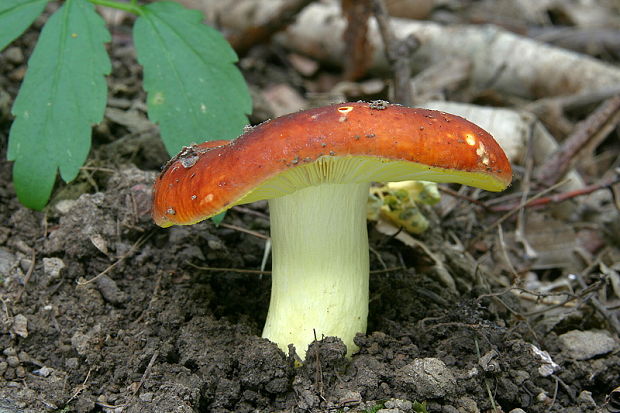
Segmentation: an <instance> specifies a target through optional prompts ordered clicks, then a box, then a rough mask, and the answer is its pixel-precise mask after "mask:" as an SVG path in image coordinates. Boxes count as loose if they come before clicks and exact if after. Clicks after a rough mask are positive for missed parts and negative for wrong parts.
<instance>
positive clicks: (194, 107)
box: [133, 2, 252, 154]
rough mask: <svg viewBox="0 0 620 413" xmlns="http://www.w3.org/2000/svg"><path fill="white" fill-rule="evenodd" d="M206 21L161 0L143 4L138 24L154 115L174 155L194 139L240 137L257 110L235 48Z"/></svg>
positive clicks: (137, 44)
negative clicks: (239, 66) (253, 107)
mask: <svg viewBox="0 0 620 413" xmlns="http://www.w3.org/2000/svg"><path fill="white" fill-rule="evenodd" d="M201 21H202V14H201V13H200V12H198V11H194V10H188V9H184V8H183V7H182V6H180V5H179V4H177V3H171V2H160V3H153V4H150V5H148V6H145V7H143V14H142V15H141V16H140V17H139V18H138V19H137V21H136V23H135V26H134V29H133V36H134V42H135V47H136V52H137V55H138V61H139V62H140V63H141V64H142V65H143V66H144V88H145V89H146V91H147V92H148V99H147V103H148V110H149V118H150V119H151V120H152V121H154V122H157V123H159V125H160V129H161V134H162V138H163V140H164V143H165V145H166V149H167V150H168V152H169V153H170V154H174V153H177V152H178V151H179V150H181V148H182V147H183V146H184V145H189V144H191V143H193V142H203V141H207V140H214V139H231V138H233V137H236V136H237V135H239V134H240V133H241V131H242V130H243V126H244V125H245V124H247V118H246V116H245V114H247V113H249V112H250V111H251V109H252V102H251V99H250V95H249V92H248V88H247V85H246V83H245V80H244V79H243V76H241V73H240V72H239V70H238V69H237V68H236V67H235V65H234V62H236V61H237V56H236V54H235V52H234V51H233V50H232V48H231V47H230V45H229V44H228V42H226V40H225V39H224V37H223V36H222V35H221V34H220V33H219V32H217V31H216V30H215V29H213V28H211V27H209V26H207V25H204V24H202V23H201Z"/></svg>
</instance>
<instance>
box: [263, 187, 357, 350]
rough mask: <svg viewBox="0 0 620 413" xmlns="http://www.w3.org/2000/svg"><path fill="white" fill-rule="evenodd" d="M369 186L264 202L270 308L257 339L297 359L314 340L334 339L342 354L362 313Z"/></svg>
mask: <svg viewBox="0 0 620 413" xmlns="http://www.w3.org/2000/svg"><path fill="white" fill-rule="evenodd" d="M368 188H369V184H367V183H362V184H322V185H318V186H312V187H308V188H305V189H302V190H299V191H297V192H294V193H292V194H291V195H287V196H284V197H281V198H275V199H272V200H270V201H269V209H270V214H271V238H272V246H273V256H272V257H273V258H272V281H271V303H270V304H269V313H268V314H267V321H266V323H265V329H264V330H263V337H265V338H268V339H269V340H271V341H273V342H275V343H277V344H278V346H280V348H282V349H283V350H284V351H285V352H286V351H287V347H288V345H289V344H291V343H292V344H294V345H295V349H296V350H297V354H298V355H299V356H300V357H301V358H302V359H303V358H305V355H306V350H307V348H308V345H309V344H310V343H311V342H312V341H313V340H314V337H315V332H316V338H317V339H319V340H320V339H321V338H322V337H327V336H336V337H339V338H341V339H342V341H343V342H344V344H346V346H347V350H348V354H351V353H352V352H353V351H354V350H355V349H356V348H357V347H356V346H355V344H354V343H353V337H355V334H356V333H358V332H361V333H364V332H366V319H367V316H368V274H369V273H368V265H369V264H368V234H367V231H366V202H367V198H368Z"/></svg>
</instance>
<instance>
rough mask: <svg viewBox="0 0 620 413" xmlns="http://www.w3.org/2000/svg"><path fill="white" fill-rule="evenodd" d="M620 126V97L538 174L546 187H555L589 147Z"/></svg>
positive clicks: (590, 118) (569, 140) (587, 123)
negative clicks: (619, 124)
mask: <svg viewBox="0 0 620 413" xmlns="http://www.w3.org/2000/svg"><path fill="white" fill-rule="evenodd" d="M618 123H620V95H616V96H614V97H612V98H610V99H608V100H606V101H605V102H604V103H603V104H601V105H600V106H599V107H598V108H597V109H596V110H595V111H594V112H593V113H592V114H590V116H588V118H587V119H585V120H584V121H582V122H580V123H579V124H578V125H577V127H576V128H575V131H574V132H573V133H572V134H571V135H570V136H569V137H568V138H566V140H565V141H564V142H563V143H562V145H561V146H560V147H559V148H558V149H557V150H556V151H555V152H554V153H553V154H552V155H551V156H550V157H549V158H548V160H547V161H546V162H545V163H544V164H543V165H542V166H541V167H540V168H539V170H538V171H537V173H536V178H537V180H538V181H539V182H540V183H541V184H543V185H546V186H548V185H552V184H554V183H555V182H557V181H558V180H559V179H560V178H561V177H563V176H564V175H565V174H566V172H567V171H568V170H569V169H570V167H571V165H572V161H573V160H574V159H575V158H576V157H577V156H578V155H579V154H580V153H581V152H582V150H583V149H584V148H586V147H588V146H589V147H592V146H595V145H597V144H598V143H600V141H602V140H603V139H604V138H605V137H606V136H607V135H608V134H609V133H610V132H611V131H612V130H613V129H614V128H615V127H616V125H618Z"/></svg>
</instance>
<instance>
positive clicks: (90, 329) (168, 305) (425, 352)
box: [0, 33, 620, 413]
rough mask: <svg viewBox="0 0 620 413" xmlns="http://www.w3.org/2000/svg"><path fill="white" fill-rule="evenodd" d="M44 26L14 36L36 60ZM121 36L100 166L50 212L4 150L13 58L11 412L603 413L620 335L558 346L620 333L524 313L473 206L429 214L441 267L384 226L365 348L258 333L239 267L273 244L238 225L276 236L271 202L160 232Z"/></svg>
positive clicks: (6, 233) (153, 144)
mask: <svg viewBox="0 0 620 413" xmlns="http://www.w3.org/2000/svg"><path fill="white" fill-rule="evenodd" d="M29 36H31V35H27V36H26V38H25V39H22V40H19V41H18V42H17V43H15V45H14V46H13V47H16V48H18V49H20V50H23V51H24V53H25V54H27V53H28V50H29V47H30V46H29V45H30V43H29V41H30V40H29V39H30V38H29ZM124 39H125V38H124V36H123V35H122V33H117V34H116V36H115V42H114V43H113V44H112V45H111V46H110V49H111V50H110V52H111V54H112V55H113V56H114V57H115V59H116V61H117V62H119V63H116V64H115V71H114V75H113V77H112V80H111V81H110V83H111V92H110V93H111V95H110V102H111V103H110V108H109V109H108V112H107V116H106V120H105V121H104V122H103V124H102V125H100V126H98V127H96V128H95V135H94V148H93V153H92V155H91V158H90V161H89V163H88V164H87V167H88V168H87V169H84V171H83V172H82V173H81V175H80V177H79V178H78V179H77V180H76V181H75V182H73V183H71V184H70V185H64V184H59V185H58V188H57V190H56V191H55V193H54V198H53V201H52V203H51V204H50V206H49V207H48V208H47V209H46V210H45V211H42V212H35V211H31V210H28V209H26V208H24V207H23V206H21V205H20V204H19V203H18V201H17V200H16V197H15V193H14V191H13V188H12V184H11V164H10V163H9V162H7V161H6V160H4V159H6V143H7V135H8V130H9V127H10V120H11V118H10V115H9V112H8V109H7V108H8V107H10V102H11V101H12V99H14V97H15V95H16V91H17V87H18V85H19V81H20V79H21V77H20V73H21V72H20V71H23V67H24V61H23V60H21V61H20V59H14V60H11V59H9V58H8V57H7V52H6V51H5V52H4V53H3V55H1V56H0V59H1V60H0V62H1V63H2V64H0V67H2V68H3V69H2V74H1V77H0V93H1V95H0V96H1V97H4V98H5V102H4V103H3V104H2V107H0V145H1V148H0V149H1V150H0V152H1V153H0V158H1V159H3V160H1V161H0V298H1V302H0V412H12V413H15V412H80V413H94V412H132V413H135V412H144V413H147V412H149V413H159V412H162V413H163V412H166V413H169V412H278V411H280V412H319V411H320V412H324V411H329V412H337V411H351V412H353V411H359V412H377V411H382V412H414V411H416V412H421V411H424V410H423V407H421V405H420V404H414V403H415V402H419V403H426V409H427V410H428V412H445V413H457V412H462V413H470V412H471V413H473V412H491V411H496V412H500V411H503V412H509V411H513V412H514V413H518V412H521V411H526V412H528V413H539V412H540V413H543V412H573V413H577V412H594V411H600V412H603V411H607V410H605V409H607V407H605V399H606V397H607V396H608V395H609V393H610V392H611V391H612V390H613V389H614V387H616V386H618V385H620V381H619V379H618V378H619V377H620V354H619V353H618V346H617V341H616V345H615V346H612V348H611V349H606V350H605V351H602V350H601V351H599V353H596V351H594V352H593V353H592V354H588V355H586V357H585V358H584V357H582V356H581V355H580V356H576V355H575V354H574V353H571V351H570V350H571V347H570V346H569V345H567V344H566V340H563V339H562V338H561V337H562V335H564V334H565V333H568V332H571V331H575V330H578V331H586V332H602V334H603V335H604V336H605V337H607V336H609V337H613V334H612V333H611V329H610V327H609V325H608V323H607V321H606V320H605V319H604V318H603V317H602V316H601V315H600V314H599V313H598V312H597V311H595V309H594V307H593V306H592V303H591V302H588V301H585V300H583V301H581V302H580V305H577V306H571V307H566V306H559V307H558V308H556V309H555V310H553V311H546V312H541V313H540V314H538V315H536V314H534V315H527V316H525V315H524V314H526V313H527V310H526V308H525V307H524V302H523V301H522V300H520V299H518V298H516V296H515V295H514V294H513V293H512V291H511V290H509V289H507V288H505V286H502V285H501V283H500V282H499V281H498V280H501V279H503V278H506V276H507V271H506V270H505V269H504V268H502V267H501V266H500V265H498V264H497V262H496V261H494V259H493V254H491V253H490V251H492V249H493V245H494V244H495V243H497V240H496V237H495V236H489V237H488V238H484V239H483V241H481V242H480V243H479V244H481V245H482V247H481V248H478V249H477V250H476V252H475V253H474V254H470V253H468V252H466V251H464V249H463V248H462V244H461V242H463V243H465V242H466V241H467V240H468V239H471V238H472V237H473V236H474V235H475V234H477V233H478V232H479V231H480V230H481V229H482V228H484V227H485V225H487V224H488V223H489V222H490V221H492V220H493V218H494V217H489V216H485V215H484V214H482V213H481V212H480V211H479V210H476V209H475V208H474V207H472V206H466V207H464V208H462V210H461V211H460V212H457V213H453V214H451V215H450V216H449V217H448V218H447V219H445V220H443V221H441V222H440V220H439V219H438V218H437V217H436V216H435V215H433V213H432V212H430V214H431V220H432V228H431V230H430V231H429V233H427V234H425V235H423V236H421V237H420V238H419V239H420V240H421V242H423V243H424V245H425V246H426V247H427V248H428V249H429V250H430V251H431V252H432V253H433V254H434V255H433V256H434V257H440V258H441V265H440V264H438V263H437V262H434V261H433V259H432V258H431V257H430V256H429V254H428V253H427V252H425V251H424V250H423V249H422V248H419V247H411V246H407V245H405V244H403V243H401V242H400V241H399V240H397V239H394V238H392V237H390V236H388V235H385V234H382V233H380V232H378V231H376V230H375V228H374V225H373V224H369V233H370V240H371V247H372V248H373V254H371V257H372V262H371V268H372V269H373V270H377V271H376V272H374V273H373V275H372V276H371V285H370V295H371V302H370V316H369V327H368V333H367V334H365V335H358V337H357V339H356V343H357V344H358V345H359V347H360V350H359V352H358V353H356V354H355V355H353V357H352V358H350V359H349V358H346V357H345V353H346V349H345V348H344V346H343V345H342V343H341V342H340V341H339V340H338V339H335V338H325V339H324V340H321V341H319V342H315V343H313V344H312V346H311V348H310V350H309V352H308V357H307V360H306V362H305V363H303V364H300V363H299V362H297V361H296V360H295V359H294V357H292V356H290V355H289V354H284V353H283V352H282V351H280V350H279V349H278V347H277V346H276V345H275V344H273V343H270V342H268V341H267V340H265V339H262V338H260V332H261V328H262V325H263V323H264V320H265V316H266V312H267V306H268V303H269V289H270V277H269V275H268V274H264V275H257V274H252V273H243V272H237V271H235V269H242V270H246V269H251V270H256V269H257V268H259V267H260V264H261V260H262V257H263V253H264V250H265V240H264V239H263V238H261V237H258V236H255V235H253V234H251V233H247V232H243V231H241V230H239V228H242V229H246V230H251V231H254V232H257V233H259V234H262V235H268V230H269V221H268V218H267V214H268V211H267V208H266V205H265V204H264V203H258V204H252V205H250V206H248V207H247V208H246V209H234V210H232V211H231V212H230V213H229V214H228V216H227V217H226V220H225V221H224V223H225V224H227V225H226V226H219V227H216V226H215V225H214V224H213V223H212V222H210V221H208V222H202V223H200V224H197V225H194V226H191V227H182V228H171V229H160V228H157V227H156V226H155V225H154V224H153V223H152V221H151V219H150V215H149V201H150V195H151V185H152V183H153V180H154V178H155V176H156V173H157V170H158V167H159V165H161V164H163V163H164V162H165V160H166V154H165V152H164V150H163V148H162V146H161V144H160V143H159V141H158V136H157V130H156V129H155V128H153V127H152V126H150V125H149V124H148V123H147V122H146V118H145V115H144V112H143V108H144V106H143V103H141V102H142V101H143V98H144V96H143V95H142V92H140V89H139V76H140V69H139V67H138V66H136V65H135V62H134V61H133V56H132V52H131V49H130V47H129V46H128V45H127V44H125V43H126V42H124ZM11 50H13V51H12V52H10V53H17V52H15V51H14V49H11ZM128 114H129V115H131V116H129V115H128ZM566 225H570V223H567V224H566ZM452 234H458V237H456V238H457V239H458V240H460V241H456V240H455V237H453V236H452ZM484 245H486V247H485V246H484ZM609 247H610V248H615V247H617V246H614V245H613V244H610V245H609ZM483 256H484V257H485V259H484V260H482V258H483ZM201 267H203V268H201ZM204 267H208V268H220V270H208V269H205V268H204ZM394 267H397V268H398V269H396V270H391V271H384V269H385V268H388V269H389V268H394ZM267 269H269V266H268V267H267ZM446 273H447V274H448V276H449V277H450V278H451V279H452V280H453V281H454V285H455V287H454V288H449V287H447V285H446V284H445V279H446ZM442 280H443V281H442ZM603 341H605V340H603ZM612 341H613V340H612ZM544 351H546V352H548V353H543V352H544ZM554 363H555V364H554ZM519 409H523V410H519Z"/></svg>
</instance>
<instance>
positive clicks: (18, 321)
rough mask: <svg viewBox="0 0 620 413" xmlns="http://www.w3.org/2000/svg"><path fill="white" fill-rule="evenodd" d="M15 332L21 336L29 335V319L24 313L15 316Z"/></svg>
mask: <svg viewBox="0 0 620 413" xmlns="http://www.w3.org/2000/svg"><path fill="white" fill-rule="evenodd" d="M13 332H14V333H15V334H17V335H18V336H20V337H23V338H26V337H28V319H27V318H26V316H24V315H23V314H17V315H16V316H15V318H13Z"/></svg>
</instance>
